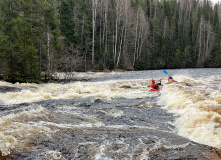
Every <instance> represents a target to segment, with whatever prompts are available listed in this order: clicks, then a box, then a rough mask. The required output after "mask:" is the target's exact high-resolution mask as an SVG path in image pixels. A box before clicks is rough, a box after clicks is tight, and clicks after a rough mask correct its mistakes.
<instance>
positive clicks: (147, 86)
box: [147, 76, 167, 87]
mask: <svg viewBox="0 0 221 160" xmlns="http://www.w3.org/2000/svg"><path fill="white" fill-rule="evenodd" d="M166 77H167V76H165V77H163V78H161V79H159V80H158V81H161V80H162V79H164V78H166ZM151 86H152V84H149V85H148V86H147V87H151Z"/></svg>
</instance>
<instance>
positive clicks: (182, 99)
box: [159, 76, 221, 149]
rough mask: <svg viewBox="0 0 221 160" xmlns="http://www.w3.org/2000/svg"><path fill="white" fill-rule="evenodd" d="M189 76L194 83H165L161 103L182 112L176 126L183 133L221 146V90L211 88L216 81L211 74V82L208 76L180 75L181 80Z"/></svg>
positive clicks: (199, 140)
mask: <svg viewBox="0 0 221 160" xmlns="http://www.w3.org/2000/svg"><path fill="white" fill-rule="evenodd" d="M204 78H205V79H204ZM212 78H214V79H215V78H217V76H214V77H212ZM177 79H178V78H177ZM187 79H189V81H188V83H191V84H192V86H185V85H184V86H183V85H182V84H179V83H177V84H176V83H174V84H169V85H167V86H164V87H163V90H162V91H161V96H160V98H159V103H160V104H161V105H163V106H164V107H165V109H167V110H168V111H169V112H172V113H174V114H176V115H178V118H177V120H176V122H175V126H176V128H177V132H178V134H179V135H181V136H184V137H186V138H189V139H190V140H192V141H195V142H198V143H201V144H206V145H210V146H214V147H217V148H219V149H221V92H220V90H217V89H216V88H211V86H209V87H208V85H207V84H208V83H212V81H213V80H214V79H211V77H210V81H209V80H208V77H200V78H199V79H198V80H196V79H192V78H190V77H187V78H185V77H179V80H180V81H184V80H187ZM213 86H214V85H213Z"/></svg>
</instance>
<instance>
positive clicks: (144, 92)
mask: <svg viewBox="0 0 221 160" xmlns="http://www.w3.org/2000/svg"><path fill="white" fill-rule="evenodd" d="M7 84H8V85H9V83H7ZM146 85H147V84H146V81H145V80H122V81H119V80H111V81H102V82H75V83H68V84H54V83H49V84H40V85H37V84H30V83H27V84H24V83H22V84H19V83H16V84H10V86H13V87H19V88H23V90H22V91H20V92H7V93H0V101H1V102H2V103H4V104H5V105H7V104H18V103H28V102H37V101H42V100H49V99H71V98H88V97H97V98H105V99H116V98H127V99H137V98H145V97H151V96H153V94H154V93H151V92H149V88H147V87H146Z"/></svg>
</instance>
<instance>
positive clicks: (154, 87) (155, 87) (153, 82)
mask: <svg viewBox="0 0 221 160" xmlns="http://www.w3.org/2000/svg"><path fill="white" fill-rule="evenodd" d="M159 85H161V81H160V82H159V83H155V80H154V79H152V88H153V89H159Z"/></svg>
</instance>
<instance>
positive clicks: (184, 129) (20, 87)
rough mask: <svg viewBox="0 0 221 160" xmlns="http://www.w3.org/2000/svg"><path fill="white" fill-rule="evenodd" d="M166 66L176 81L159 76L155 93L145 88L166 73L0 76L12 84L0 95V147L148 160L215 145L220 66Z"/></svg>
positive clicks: (28, 153) (219, 128) (220, 138)
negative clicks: (41, 78) (32, 79)
mask: <svg viewBox="0 0 221 160" xmlns="http://www.w3.org/2000/svg"><path fill="white" fill-rule="evenodd" d="M167 71H168V73H169V74H171V75H173V78H174V79H175V80H176V81H178V82H180V83H172V84H168V83H167V80H166V78H165V79H163V80H162V84H163V87H162V90H161V91H160V92H150V91H149V90H150V88H148V87H147V86H148V85H149V84H150V83H151V80H152V79H156V80H158V79H160V78H162V77H165V74H164V73H163V71H162V70H153V71H142V72H110V73H104V72H99V73H91V72H89V73H74V75H75V77H78V81H73V82H68V83H47V84H32V83H16V84H11V83H8V82H4V81H0V86H4V87H14V88H16V89H17V90H16V91H8V92H5V91H4V92H1V93H0V126H1V128H0V142H1V143H0V152H1V154H2V156H3V157H4V156H6V157H7V156H8V157H9V158H10V156H12V155H13V156H15V157H16V156H17V157H20V158H21V157H22V156H24V157H32V158H33V157H41V158H42V157H48V158H49V159H62V158H63V159H65V158H64V157H66V159H69V158H71V157H72V158H73V157H74V158H75V159H84V158H87V156H86V157H85V155H88V157H89V159H121V158H120V157H122V156H123V157H125V156H126V157H127V158H128V159H136V158H137V159H151V154H152V156H153V154H154V153H155V152H158V151H159V150H173V152H174V153H175V151H176V150H180V148H183V149H184V148H187V149H186V150H188V149H189V148H191V147H192V146H194V145H195V144H192V142H197V143H200V144H205V145H208V146H212V147H216V148H218V149H221V71H220V69H210V70H208V69H199V70H196V69H189V70H188V69H186V70H167ZM81 78H82V79H84V81H81ZM85 78H87V79H88V80H87V81H85ZM95 135H97V136H98V137H96V136H95ZM115 135H117V136H119V137H117V136H115ZM176 135H177V136H176ZM82 136H83V137H82ZM94 136H95V137H96V138H95V137H94ZM164 136H165V137H164ZM178 136H181V137H184V138H187V139H189V140H191V141H192V142H191V141H187V140H185V139H182V138H179V137H178ZM75 137H77V138H75ZM93 137H94V138H93ZM173 138H175V141H174V140H172V139H173ZM101 140H102V141H101ZM171 140H172V141H171ZM73 142H74V143H73ZM61 144H62V145H61ZM67 146H68V148H69V147H70V148H71V147H72V148H75V150H73V151H72V150H71V149H70V150H69V149H67ZM82 147H83V148H84V149H81V148H82ZM84 150H87V153H86V152H85V151H84ZM13 152H14V154H13ZM66 152H68V153H66ZM69 152H70V153H69ZM65 153H66V154H65ZM138 153H139V154H138ZM115 154H117V155H118V156H117V157H116V158H114V155H115ZM21 155H22V156H21ZM165 156H167V155H165ZM67 157H69V158H67ZM80 157H81V158H80ZM127 158H126V159H127ZM168 158H169V157H168ZM152 159H154V158H152Z"/></svg>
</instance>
